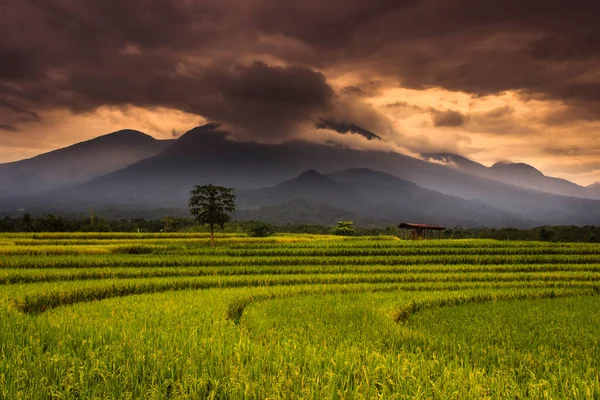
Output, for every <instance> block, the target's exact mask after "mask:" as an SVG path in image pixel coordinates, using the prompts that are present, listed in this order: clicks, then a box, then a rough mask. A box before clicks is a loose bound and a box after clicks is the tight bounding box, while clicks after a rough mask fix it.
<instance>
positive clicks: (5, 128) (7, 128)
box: [0, 124, 17, 132]
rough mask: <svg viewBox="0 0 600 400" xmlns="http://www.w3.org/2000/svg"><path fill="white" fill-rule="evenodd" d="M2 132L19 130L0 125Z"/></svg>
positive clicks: (10, 126)
mask: <svg viewBox="0 0 600 400" xmlns="http://www.w3.org/2000/svg"><path fill="white" fill-rule="evenodd" d="M0 131H8V132H16V131H17V128H15V127H14V126H12V125H6V124H0Z"/></svg>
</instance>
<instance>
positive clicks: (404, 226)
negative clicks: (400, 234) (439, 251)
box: [398, 222, 446, 231]
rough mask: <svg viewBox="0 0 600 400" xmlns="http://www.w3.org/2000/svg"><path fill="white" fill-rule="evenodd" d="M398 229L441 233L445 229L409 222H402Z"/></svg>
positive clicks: (443, 227)
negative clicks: (426, 230)
mask: <svg viewBox="0 0 600 400" xmlns="http://www.w3.org/2000/svg"><path fill="white" fill-rule="evenodd" d="M398 228H400V229H429V230H432V231H443V230H444V229H446V227H445V226H439V225H427V224H413V223H410V222H403V223H401V224H400V225H398Z"/></svg>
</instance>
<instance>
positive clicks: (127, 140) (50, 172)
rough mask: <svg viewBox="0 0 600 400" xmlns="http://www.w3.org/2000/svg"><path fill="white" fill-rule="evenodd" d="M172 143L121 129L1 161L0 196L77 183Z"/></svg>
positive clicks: (27, 193) (34, 191)
mask: <svg viewBox="0 0 600 400" xmlns="http://www.w3.org/2000/svg"><path fill="white" fill-rule="evenodd" d="M171 143H172V141H171V140H156V139H154V138H153V137H151V136H148V135H146V134H144V133H142V132H139V131H135V130H121V131H117V132H113V133H110V134H107V135H104V136H100V137H97V138H95V139H92V140H88V141H85V142H81V143H77V144H74V145H72V146H69V147H65V148H62V149H59V150H55V151H51V152H48V153H44V154H41V155H39V156H36V157H33V158H30V159H27V160H22V161H16V162H11V163H6V164H0V198H7V197H20V196H26V195H35V194H41V193H44V192H48V191H50V190H57V189H61V188H65V187H69V186H73V185H76V184H80V183H83V182H85V181H87V180H89V179H92V178H94V177H97V176H101V175H105V174H107V173H110V172H114V171H117V170H119V169H121V168H123V167H126V166H128V165H131V164H133V163H135V162H137V161H139V160H142V159H144V158H148V157H152V156H155V155H156V154H158V153H160V152H161V151H163V150H164V149H166V148H167V147H168V146H169V145H170V144H171Z"/></svg>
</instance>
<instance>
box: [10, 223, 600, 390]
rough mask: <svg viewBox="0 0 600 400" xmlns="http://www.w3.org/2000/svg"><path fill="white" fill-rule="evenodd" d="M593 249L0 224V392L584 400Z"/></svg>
mask: <svg viewBox="0 0 600 400" xmlns="http://www.w3.org/2000/svg"><path fill="white" fill-rule="evenodd" d="M599 294H600V246H599V245H598V244H586V243H546V242H509V241H493V240H431V241H404V240H399V239H398V238H396V237H391V236H389V237H388V236H378V237H347V238H342V237H335V236H323V235H288V236H274V237H269V238H249V237H243V236H236V235H226V234H222V235H218V236H217V247H216V248H215V249H211V248H210V243H209V238H208V236H207V235H205V234H201V233H199V234H172V233H162V234H120V233H119V234H117V233H107V234H104V233H102V234H99V233H89V234H88V233H85V234H84V233H81V234H79V233H67V234H62V233H61V234H51V233H44V234H4V235H0V399H88V398H89V399H204V398H209V399H279V398H283V399H304V398H306V399H404V398H415V399H430V398H434V399H485V398H490V399H505V398H521V399H522V398H534V399H538V398H549V399H554V398H558V399H600V374H599V372H598V371H599V370H600V296H598V295H599Z"/></svg>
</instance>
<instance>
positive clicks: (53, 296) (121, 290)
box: [12, 273, 600, 313]
mask: <svg viewBox="0 0 600 400" xmlns="http://www.w3.org/2000/svg"><path fill="white" fill-rule="evenodd" d="M599 280H600V275H597V274H585V273H584V274H561V273H547V274H506V275H494V274H488V275H487V276H486V275H483V274H480V275H478V276H474V275H466V276H465V275H460V274H457V275H446V274H443V275H429V276H427V275H425V276H424V275H422V274H419V275H412V276H411V275H390V274H384V275H381V274H378V275H365V274H361V275H339V274H332V275H328V274H320V275H292V276H286V275H263V276H250V277H248V276H241V277H240V276H233V277H227V278H226V279H224V278H223V277H200V278H149V279H141V280H136V279H129V280H122V281H121V280H113V281H111V280H104V281H99V282H93V283H96V284H89V285H82V284H81V283H77V284H74V285H71V286H70V287H69V285H63V287H62V289H61V290H43V289H42V287H40V289H41V291H40V292H39V293H37V294H31V293H30V294H27V295H24V296H17V297H14V298H13V299H12V307H13V308H15V309H17V310H20V311H23V312H27V313H37V312H42V311H45V310H49V309H52V308H55V307H59V306H62V305H66V304H73V303H78V302H85V301H94V300H101V299H105V298H110V297H119V296H127V295H133V294H141V293H155V292H164V291H170V290H186V289H208V288H217V287H218V288H231V287H254V286H290V285H292V286H293V285H309V284H314V285H323V284H356V283H368V284H388V283H398V284H402V286H399V287H398V288H399V289H400V288H401V289H402V290H460V289H462V288H473V287H474V286H473V285H481V286H475V287H490V288H499V287H505V286H504V285H506V287H510V286H514V287H519V288H524V287H525V288H529V287H531V288H534V287H547V288H553V287H557V288H594V287H597V286H600V284H598V281H599ZM40 286H41V285H40ZM34 293H35V292H34Z"/></svg>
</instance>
